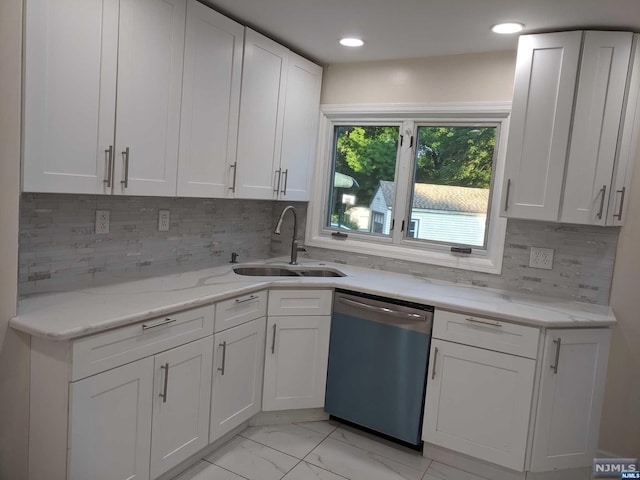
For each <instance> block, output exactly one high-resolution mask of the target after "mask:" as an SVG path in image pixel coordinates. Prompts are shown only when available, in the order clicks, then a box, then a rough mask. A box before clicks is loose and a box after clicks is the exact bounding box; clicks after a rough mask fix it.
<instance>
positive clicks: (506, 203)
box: [504, 179, 511, 212]
mask: <svg viewBox="0 0 640 480" xmlns="http://www.w3.org/2000/svg"><path fill="white" fill-rule="evenodd" d="M510 193H511V179H508V180H507V194H506V195H505V199H504V211H505V212H506V211H508V210H509V194H510Z"/></svg>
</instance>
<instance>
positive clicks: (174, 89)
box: [114, 0, 186, 196]
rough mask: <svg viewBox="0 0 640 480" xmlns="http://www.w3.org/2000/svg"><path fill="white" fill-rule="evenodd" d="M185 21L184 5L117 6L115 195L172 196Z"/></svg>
mask: <svg viewBox="0 0 640 480" xmlns="http://www.w3.org/2000/svg"><path fill="white" fill-rule="evenodd" d="M185 15H186V0H120V26H119V28H120V30H119V32H120V33H119V46H118V93H117V104H118V112H117V121H116V139H117V148H116V153H115V178H114V180H115V190H114V191H115V192H116V193H122V194H129V195H164V196H175V194H176V175H177V165H178V140H179V128H180V96H181V93H182V67H183V53H184V29H185ZM127 149H128V155H127V154H126V153H125V152H127Z"/></svg>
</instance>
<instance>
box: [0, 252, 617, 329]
mask: <svg viewBox="0 0 640 480" xmlns="http://www.w3.org/2000/svg"><path fill="white" fill-rule="evenodd" d="M256 263H268V264H274V265H286V260H283V259H282V258H280V259H274V260H268V261H266V262H254V263H252V264H256ZM240 265H243V264H240ZM234 266H238V265H224V266H221V267H214V268H206V269H202V270H196V271H191V272H186V273H179V274H172V275H165V276H161V277H153V278H148V279H143V280H135V281H127V282H123V283H118V284H112V285H106V286H99V287H91V288H86V289H81V290H73V291H67V292H56V293H46V294H38V295H32V296H29V297H27V298H24V299H22V300H20V301H19V303H18V316H17V317H15V318H13V319H12V320H11V323H10V325H11V326H12V327H13V328H15V329H16V330H20V331H23V332H26V333H29V334H31V335H36V336H39V337H44V338H47V339H49V340H57V341H62V340H69V339H72V338H76V337H80V336H84V335H89V334H92V333H97V332H100V331H104V330H107V329H110V328H114V327H119V326H122V325H127V324H130V323H134V322H139V321H142V320H147V319H150V318H154V317H158V316H162V315H166V314H169V313H173V312H176V311H178V310H184V309H187V308H193V307H197V306H201V305H205V304H208V303H212V302H215V301H218V300H223V299H225V298H230V297H233V296H236V295H243V294H246V293H250V292H254V291H257V290H260V289H263V288H268V287H293V288H295V287H321V288H322V287H324V288H344V289H350V290H355V291H359V292H363V293H371V294H375V295H382V296H385V297H388V298H395V299H402V300H407V301H412V302H417V303H422V304H426V305H433V306H434V307H436V308H444V309H449V310H457V311H461V312H465V313H468V314H472V315H481V316H490V317H495V318H500V319H502V320H506V321H512V322H516V323H523V324H528V325H537V326H541V327H547V328H560V327H598V326H609V325H613V324H615V323H616V319H615V316H614V315H613V312H612V310H611V308H610V307H608V306H602V305H591V304H587V303H581V302H573V301H566V300H561V299H556V298H549V297H540V296H533V295H531V296H526V295H520V294H515V293H510V292H506V291H500V290H492V289H488V288H482V287H473V286H466V285H460V284H455V283H450V282H444V281H438V280H431V279H428V278H423V277H413V276H410V275H403V274H398V273H390V272H383V271H380V270H371V269H366V268H360V267H353V266H349V265H340V264H334V263H330V262H317V261H313V260H308V259H302V260H301V266H327V267H331V268H333V269H336V270H340V271H341V272H343V273H345V274H346V276H345V277H338V278H333V277H331V278H318V277H248V276H241V275H237V274H236V273H234V272H233V271H232V267H234Z"/></svg>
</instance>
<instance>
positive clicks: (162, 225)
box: [158, 210, 169, 232]
mask: <svg viewBox="0 0 640 480" xmlns="http://www.w3.org/2000/svg"><path fill="white" fill-rule="evenodd" d="M158 231H159V232H168V231H169V210H159V211H158Z"/></svg>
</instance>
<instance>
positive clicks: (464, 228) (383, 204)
mask: <svg viewBox="0 0 640 480" xmlns="http://www.w3.org/2000/svg"><path fill="white" fill-rule="evenodd" d="M394 196H395V184H394V183H393V182H388V181H385V180H380V185H378V189H377V190H376V193H375V195H374V196H373V200H372V201H371V204H370V206H369V208H370V209H371V225H370V231H371V232H374V233H384V234H389V232H390V230H391V218H392V209H393V199H394ZM488 205H489V189H486V188H469V187H454V186H450V185H433V184H429V183H417V184H415V191H414V196H413V202H412V210H411V220H410V224H409V225H408V231H407V237H410V238H420V239H425V240H431V241H435V242H444V243H449V244H463V245H472V246H473V245H475V246H482V245H483V244H484V232H485V224H486V219H487V209H488Z"/></svg>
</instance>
